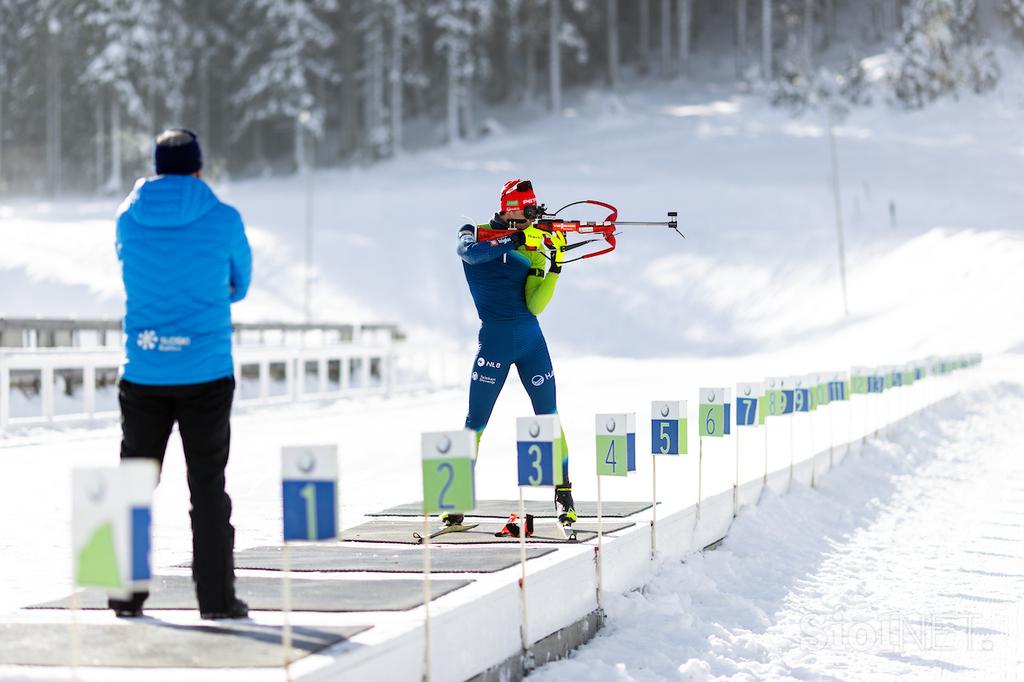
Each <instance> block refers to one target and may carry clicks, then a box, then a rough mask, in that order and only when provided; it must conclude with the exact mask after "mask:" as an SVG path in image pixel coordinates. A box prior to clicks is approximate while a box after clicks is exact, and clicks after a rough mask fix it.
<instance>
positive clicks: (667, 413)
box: [651, 400, 688, 455]
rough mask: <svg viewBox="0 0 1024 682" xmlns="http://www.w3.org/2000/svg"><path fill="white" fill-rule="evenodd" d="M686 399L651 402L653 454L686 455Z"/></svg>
mask: <svg viewBox="0 0 1024 682" xmlns="http://www.w3.org/2000/svg"><path fill="white" fill-rule="evenodd" d="M686 427H687V419H686V401H685V400H655V401H653V402H652V403H651V454H653V455H685V454H686V453H687V452H688V448H687V442H686Z"/></svg>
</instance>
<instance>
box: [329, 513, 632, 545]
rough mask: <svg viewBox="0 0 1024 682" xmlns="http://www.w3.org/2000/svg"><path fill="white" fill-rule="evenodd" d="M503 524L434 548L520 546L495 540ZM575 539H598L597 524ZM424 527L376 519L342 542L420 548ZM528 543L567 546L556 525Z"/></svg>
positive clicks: (611, 527)
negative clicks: (449, 546) (391, 543)
mask: <svg viewBox="0 0 1024 682" xmlns="http://www.w3.org/2000/svg"><path fill="white" fill-rule="evenodd" d="M504 525H505V524H503V523H498V522H495V521H485V522H483V523H481V524H480V525H479V526H477V527H476V528H474V529H473V530H469V531H465V532H461V533H447V534H445V535H441V536H439V537H436V538H434V539H433V540H431V541H430V542H431V544H438V545H481V544H491V543H498V544H506V543H512V544H517V543H518V542H519V539H518V538H514V537H511V536H508V535H506V536H503V537H495V536H494V533H495V532H497V531H499V530H501V527H502V526H504ZM632 525H635V524H633V523H622V522H618V523H606V524H604V533H605V534H608V533H614V532H616V531H620V530H622V529H623V528H629V527H630V526H632ZM574 528H575V529H576V536H577V540H578V541H579V542H586V541H587V540H593V539H594V538H596V537H597V524H596V523H577V524H576V525H575V526H574ZM422 532H423V524H422V523H421V522H419V521H406V520H401V521H394V520H386V519H374V520H373V521H368V522H366V523H364V524H362V525H359V526H356V527H354V528H349V529H348V530H346V531H344V532H343V533H342V534H341V539H342V540H352V541H356V542H397V543H402V544H407V545H409V544H411V545H415V544H419V540H417V539H416V538H415V537H414V536H413V533H422ZM526 541H527V543H531V544H533V543H566V542H569V541H567V540H563V539H562V538H561V537H559V535H558V530H557V527H556V524H554V523H538V524H537V526H536V528H535V531H534V535H533V537H530V538H527V539H526Z"/></svg>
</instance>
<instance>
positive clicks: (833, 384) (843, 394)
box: [828, 372, 850, 402]
mask: <svg viewBox="0 0 1024 682" xmlns="http://www.w3.org/2000/svg"><path fill="white" fill-rule="evenodd" d="M849 394H850V390H849V381H847V379H846V373H845V372H834V373H833V374H832V377H831V378H830V379H829V382H828V399H829V401H830V402H831V401H833V400H839V401H842V400H849V399H850V395H849Z"/></svg>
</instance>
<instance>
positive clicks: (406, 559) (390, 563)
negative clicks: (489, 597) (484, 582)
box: [235, 544, 555, 573]
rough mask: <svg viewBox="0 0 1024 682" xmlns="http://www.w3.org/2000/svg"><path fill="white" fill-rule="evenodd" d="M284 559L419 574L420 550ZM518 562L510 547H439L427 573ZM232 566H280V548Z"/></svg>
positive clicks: (331, 552)
mask: <svg viewBox="0 0 1024 682" xmlns="http://www.w3.org/2000/svg"><path fill="white" fill-rule="evenodd" d="M554 551H555V548H554V547H531V548H529V549H527V550H526V559H527V560H530V559H536V558H538V557H542V556H544V555H546V554H550V553H552V552H554ZM288 554H289V557H288V562H289V565H290V567H291V570H293V571H316V572H324V573H335V572H338V573H345V572H370V573H422V572H423V552H422V551H421V550H420V549H410V548H406V547H391V548H379V547H365V546H357V545H351V544H345V545H341V544H333V545H290V546H289V547H288ZM518 563H519V550H518V549H514V548H505V547H501V548H490V547H488V548H483V547H481V548H477V549H460V548H457V547H452V548H448V549H439V550H438V551H436V552H432V553H431V555H430V572H431V573H495V572H497V571H501V570H503V569H506V568H509V567H510V566H515V565H517V564H518ZM235 568H245V569H250V570H258V571H280V570H283V569H284V561H283V556H282V551H281V547H253V548H252V549H247V550H245V551H242V552H238V553H236V554H235Z"/></svg>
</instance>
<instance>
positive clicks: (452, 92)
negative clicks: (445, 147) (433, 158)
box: [446, 43, 459, 144]
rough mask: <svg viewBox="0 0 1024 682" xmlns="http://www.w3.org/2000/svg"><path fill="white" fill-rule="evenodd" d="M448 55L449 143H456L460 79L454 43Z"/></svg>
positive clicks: (449, 48)
mask: <svg viewBox="0 0 1024 682" xmlns="http://www.w3.org/2000/svg"><path fill="white" fill-rule="evenodd" d="M446 56H447V58H448V102H447V113H448V126H447V129H448V144H455V143H456V142H458V140H459V79H458V64H457V60H456V54H455V45H454V44H453V43H449V44H448V50H447V55H446Z"/></svg>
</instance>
